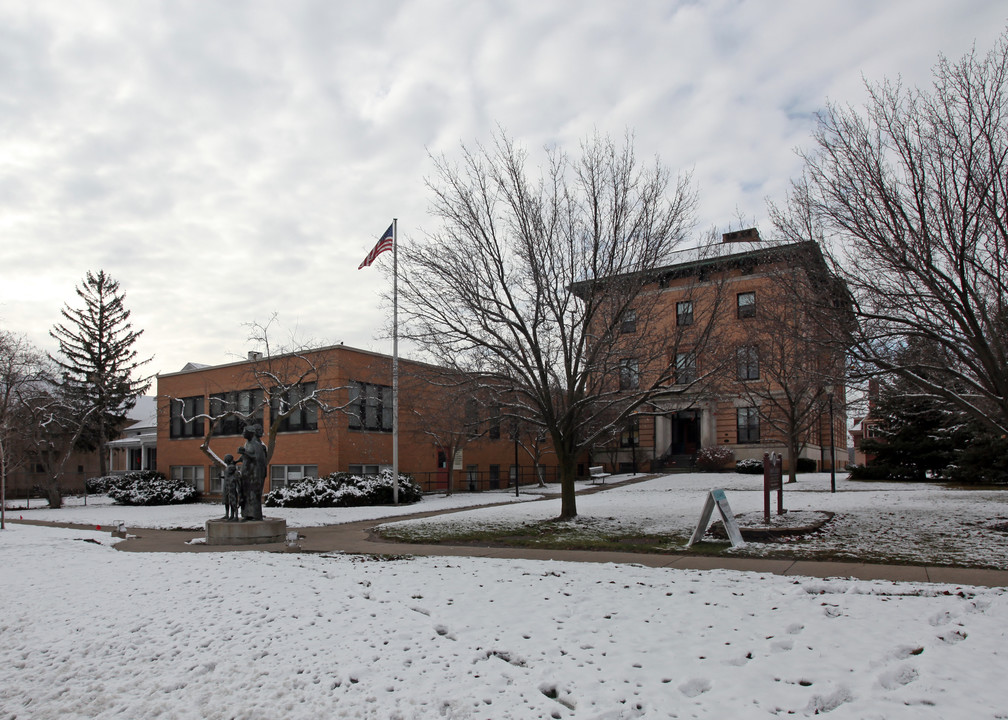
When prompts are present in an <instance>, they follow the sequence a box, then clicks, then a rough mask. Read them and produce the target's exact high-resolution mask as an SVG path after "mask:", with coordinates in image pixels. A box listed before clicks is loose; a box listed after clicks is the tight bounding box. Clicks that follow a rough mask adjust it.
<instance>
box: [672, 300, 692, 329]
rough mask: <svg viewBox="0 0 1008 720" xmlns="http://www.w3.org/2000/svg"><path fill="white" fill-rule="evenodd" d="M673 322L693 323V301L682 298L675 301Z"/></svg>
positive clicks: (677, 323) (679, 323)
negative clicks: (679, 300) (680, 300)
mask: <svg viewBox="0 0 1008 720" xmlns="http://www.w3.org/2000/svg"><path fill="white" fill-rule="evenodd" d="M675 323H676V325H692V324H693V301H692V300H683V301H682V302H677V303H676V305H675Z"/></svg>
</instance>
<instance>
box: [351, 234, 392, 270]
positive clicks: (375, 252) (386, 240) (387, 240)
mask: <svg viewBox="0 0 1008 720" xmlns="http://www.w3.org/2000/svg"><path fill="white" fill-rule="evenodd" d="M391 249H392V225H389V226H388V230H386V231H385V234H384V235H382V236H381V240H379V241H378V244H377V245H375V246H374V248H373V249H372V250H371V252H369V253H368V254H367V257H366V258H364V260H363V262H361V264H360V265H358V266H357V269H358V270H360V269H361V268H364V267H367V266H369V265H370V264H371V263H373V262H374V261H375V258H376V257H378V256H379V255H381V254H382V253H383V252H385V251H386V250H391Z"/></svg>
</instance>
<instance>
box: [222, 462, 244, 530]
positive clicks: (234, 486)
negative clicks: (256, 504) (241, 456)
mask: <svg viewBox="0 0 1008 720" xmlns="http://www.w3.org/2000/svg"><path fill="white" fill-rule="evenodd" d="M221 479H222V485H223V487H222V488H221V490H222V492H223V495H224V517H222V518H221V520H238V519H239V518H238V508H239V507H241V497H240V495H241V489H240V485H241V480H240V478H239V475H238V465H237V464H236V463H235V459H234V455H231V454H230V453H228V454H227V455H225V456H224V476H223V477H222V478H221Z"/></svg>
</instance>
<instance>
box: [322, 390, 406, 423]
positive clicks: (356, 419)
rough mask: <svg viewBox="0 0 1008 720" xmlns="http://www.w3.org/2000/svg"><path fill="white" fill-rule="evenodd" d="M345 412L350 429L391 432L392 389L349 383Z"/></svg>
mask: <svg viewBox="0 0 1008 720" xmlns="http://www.w3.org/2000/svg"><path fill="white" fill-rule="evenodd" d="M347 410H348V412H349V414H350V428H351V429H355V430H381V431H382V432H392V388H390V387H388V386H387V385H372V384H370V383H362V382H355V381H351V382H350V405H349V406H348V408H347ZM316 415H317V409H316Z"/></svg>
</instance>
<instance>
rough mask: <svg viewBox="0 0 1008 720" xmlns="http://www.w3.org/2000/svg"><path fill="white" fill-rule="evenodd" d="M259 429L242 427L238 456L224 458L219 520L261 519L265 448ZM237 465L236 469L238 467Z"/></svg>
mask: <svg viewBox="0 0 1008 720" xmlns="http://www.w3.org/2000/svg"><path fill="white" fill-rule="evenodd" d="M262 434H263V432H262V428H261V427H259V426H258V425H246V426H245V430H244V431H243V432H242V436H243V437H244V438H245V444H244V445H243V446H242V447H240V448H238V454H239V455H240V457H239V458H238V460H235V457H234V455H231V454H230V453H228V454H227V455H225V456H224V473H223V476H222V478H221V479H222V485H223V487H222V491H223V495H224V517H222V518H221V520H234V521H236V520H238V519H239V511H240V512H241V518H240V519H241V520H262V519H263V514H262V494H263V484H264V483H265V482H266V446H265V445H264V444H263V442H262ZM239 463H240V464H241V467H240V468H239V467H238V465H239Z"/></svg>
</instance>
